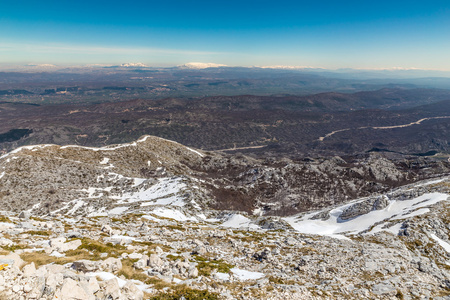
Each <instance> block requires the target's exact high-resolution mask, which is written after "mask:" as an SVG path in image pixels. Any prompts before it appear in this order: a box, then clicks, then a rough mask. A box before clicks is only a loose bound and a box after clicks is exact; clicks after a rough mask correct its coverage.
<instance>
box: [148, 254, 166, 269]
mask: <svg viewBox="0 0 450 300" xmlns="http://www.w3.org/2000/svg"><path fill="white" fill-rule="evenodd" d="M148 265H149V266H150V267H161V266H162V265H163V261H162V260H161V258H160V257H159V256H158V255H156V254H151V255H150V258H149V260H148Z"/></svg>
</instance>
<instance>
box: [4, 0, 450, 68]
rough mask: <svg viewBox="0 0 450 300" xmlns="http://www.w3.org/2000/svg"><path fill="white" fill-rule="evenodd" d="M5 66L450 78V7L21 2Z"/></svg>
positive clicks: (9, 16) (11, 11) (10, 16)
mask: <svg viewBox="0 0 450 300" xmlns="http://www.w3.org/2000/svg"><path fill="white" fill-rule="evenodd" d="M0 28H1V29H2V30H1V32H2V35H0V63H1V64H11V65H14V64H18V65H27V64H55V65H66V66H69V65H86V64H110V65H111V64H112V65H120V64H122V63H125V62H142V63H144V64H146V65H149V66H174V65H181V64H185V63H187V62H192V61H194V62H204V63H216V64H223V65H228V66H280V65H281V66H283V65H285V66H311V67H315V68H325V69H339V68H355V69H395V68H400V69H402V68H404V69H410V68H412V69H425V70H430V69H431V70H443V71H450V61H448V59H447V56H448V53H449V52H450V40H449V39H448V36H449V33H450V4H449V3H448V2H447V1H428V2H423V1H403V0H401V1H394V2H393V1H386V0H382V1H378V2H376V3H365V2H364V1H348V0H347V1H339V2H337V1H325V2H321V3H309V2H306V1H297V2H293V1H278V2H273V1H266V0H263V1H245V2H239V1H236V0H232V1H226V2H225V1H216V2H214V3H213V2H209V1H196V2H194V3H192V2H186V1H172V2H171V3H170V5H169V4H167V3H162V2H156V1H145V2H144V1H137V2H134V3H133V5H129V4H126V3H123V2H122V1H95V2H92V1H89V2H88V1H86V0H81V1H78V2H77V3H69V2H61V1H41V2H36V1H29V0H25V1H15V2H12V1H11V2H7V3H3V4H2V9H1V11H0Z"/></svg>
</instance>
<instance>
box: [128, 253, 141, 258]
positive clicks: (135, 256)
mask: <svg viewBox="0 0 450 300" xmlns="http://www.w3.org/2000/svg"><path fill="white" fill-rule="evenodd" d="M142 256H143V255H142V254H141V253H136V252H134V253H131V254H129V255H128V258H130V259H141V258H142Z"/></svg>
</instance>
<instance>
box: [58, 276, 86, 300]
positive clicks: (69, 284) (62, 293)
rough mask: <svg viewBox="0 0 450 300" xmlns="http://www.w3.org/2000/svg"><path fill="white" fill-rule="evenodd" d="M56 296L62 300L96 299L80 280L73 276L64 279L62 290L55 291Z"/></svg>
mask: <svg viewBox="0 0 450 300" xmlns="http://www.w3.org/2000/svg"><path fill="white" fill-rule="evenodd" d="M55 296H56V297H57V298H58V299H61V300H81V299H83V300H95V296H94V295H93V294H89V293H87V292H86V290H85V289H83V288H82V287H81V286H80V285H79V284H78V282H76V281H75V280H73V279H71V278H66V279H64V282H63V284H62V287H61V290H59V291H57V292H56V293H55Z"/></svg>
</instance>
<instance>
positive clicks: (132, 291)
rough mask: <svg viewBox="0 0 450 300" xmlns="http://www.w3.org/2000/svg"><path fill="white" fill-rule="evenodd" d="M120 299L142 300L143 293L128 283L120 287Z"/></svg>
mask: <svg viewBox="0 0 450 300" xmlns="http://www.w3.org/2000/svg"><path fill="white" fill-rule="evenodd" d="M122 297H123V298H124V299H127V300H142V299H144V293H143V292H142V291H141V290H140V289H138V288H137V286H136V285H135V284H133V283H132V282H131V281H128V282H127V283H126V284H125V285H124V286H123V287H122Z"/></svg>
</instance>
